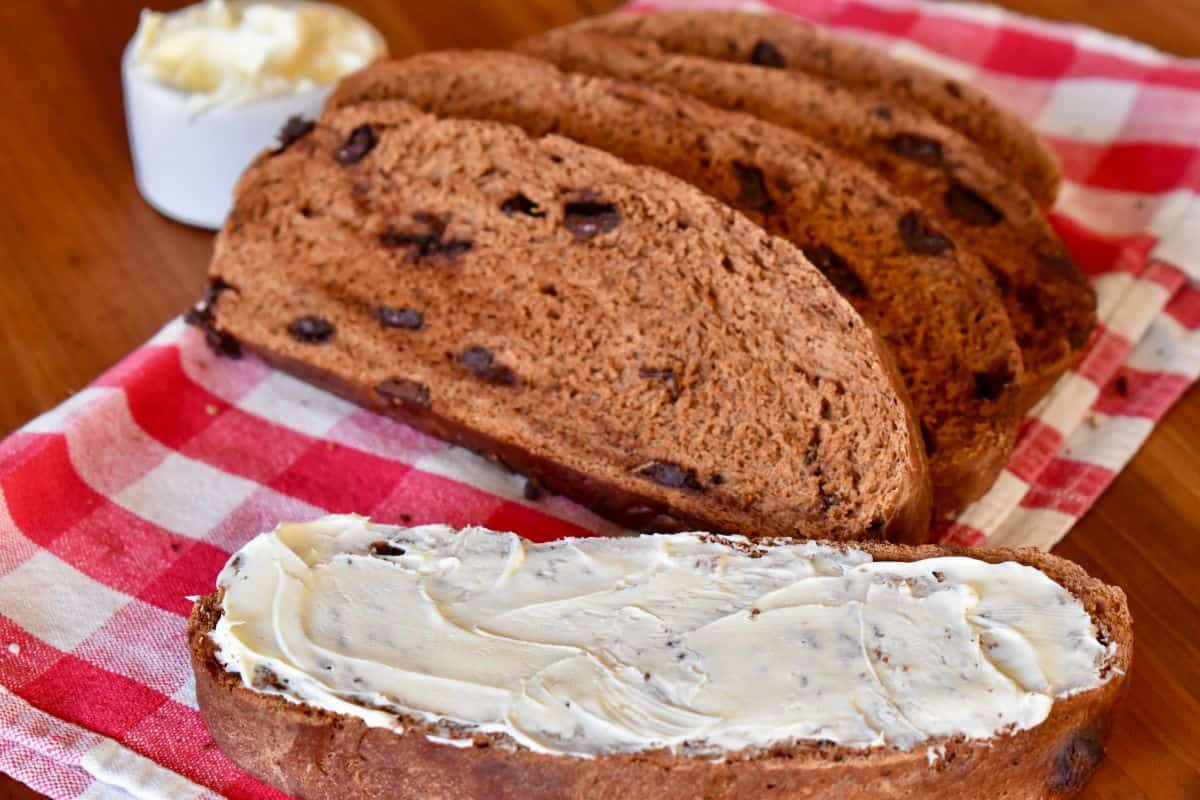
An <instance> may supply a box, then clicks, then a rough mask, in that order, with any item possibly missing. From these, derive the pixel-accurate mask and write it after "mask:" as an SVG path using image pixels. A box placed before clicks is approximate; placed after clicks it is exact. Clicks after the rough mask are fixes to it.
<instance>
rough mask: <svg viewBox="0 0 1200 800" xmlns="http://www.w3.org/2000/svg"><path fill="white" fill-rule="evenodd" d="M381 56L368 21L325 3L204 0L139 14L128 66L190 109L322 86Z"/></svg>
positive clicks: (379, 44)
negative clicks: (184, 98)
mask: <svg viewBox="0 0 1200 800" xmlns="http://www.w3.org/2000/svg"><path fill="white" fill-rule="evenodd" d="M385 51H386V47H385V45H384V42H383V39H382V38H381V37H380V35H379V34H378V32H376V31H375V29H374V28H372V27H371V25H369V24H368V23H367V22H366V21H364V20H363V19H361V18H359V17H357V16H355V15H354V14H352V13H350V12H349V11H346V10H344V9H342V8H338V7H337V6H334V5H329V4H326V3H312V2H307V3H306V2H296V3H282V2H277V1H272V2H267V1H265V0H258V1H257V2H246V1H245V0H230V1H229V2H227V1H226V0H206V2H203V3H199V4H197V5H194V6H189V7H187V8H185V9H183V10H181V11H177V12H175V13H172V14H160V13H156V12H153V11H143V12H142V17H141V22H140V23H139V25H138V31H137V36H136V38H135V40H134V59H135V62H136V64H137V65H138V67H139V69H140V70H141V71H142V72H143V73H144V74H146V75H147V76H149V77H150V78H152V79H154V80H156V81H158V82H160V83H163V84H166V85H168V86H172V87H174V88H176V89H179V90H181V91H184V92H187V93H189V95H191V98H190V102H191V105H192V106H193V107H194V108H196V109H201V108H207V107H209V106H213V105H218V104H231V105H232V104H237V103H244V102H248V101H251V100H257V99H261V98H264V97H273V96H276V95H284V94H292V93H294V92H301V91H305V90H307V89H311V88H313V87H316V86H328V85H330V84H333V83H336V82H337V81H338V79H340V78H342V77H344V76H345V75H348V74H349V73H351V72H354V71H355V70H359V69H362V68H363V67H365V66H367V64H369V63H371V61H373V60H374V59H376V58H378V57H379V56H381V55H383V54H384V52H385Z"/></svg>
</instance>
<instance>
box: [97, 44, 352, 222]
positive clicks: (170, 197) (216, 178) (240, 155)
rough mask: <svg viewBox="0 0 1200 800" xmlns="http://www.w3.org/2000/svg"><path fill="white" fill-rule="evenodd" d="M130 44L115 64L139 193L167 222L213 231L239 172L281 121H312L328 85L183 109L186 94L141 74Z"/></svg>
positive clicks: (329, 89) (221, 218) (271, 138)
mask: <svg viewBox="0 0 1200 800" xmlns="http://www.w3.org/2000/svg"><path fill="white" fill-rule="evenodd" d="M133 53H134V42H133V41H131V42H130V43H129V45H128V46H127V47H126V48H125V54H124V56H123V57H122V58H121V82H122V85H123V86H124V90H125V124H126V127H127V128H128V132H129V150H130V153H131V155H132V156H133V171H134V175H135V177H136V179H137V187H138V191H139V192H141V195H142V197H144V198H145V199H146V202H148V203H149V204H150V205H152V206H154V208H155V209H157V210H158V211H159V212H161V213H162V214H165V215H166V216H168V217H170V218H171V219H174V220H178V221H179V222H185V223H187V224H189V225H197V226H199V227H202V228H212V229H214V230H215V229H217V228H220V227H221V225H222V223H223V222H224V221H225V216H226V215H227V214H228V213H229V208H230V204H231V202H232V197H233V187H234V184H235V183H237V179H238V177H239V176H240V175H241V174H242V170H244V169H245V168H246V166H247V165H248V164H249V163H250V161H251V160H252V159H253V158H254V157H255V156H256V155H257V154H258V153H259V152H260V151H261V150H262V149H263V148H265V147H269V146H271V145H272V143H273V142H274V140H275V136H276V134H277V133H278V132H279V129H280V128H282V127H283V124H284V123H285V122H287V120H288V118H289V117H291V116H294V115H297V114H299V115H301V116H304V117H314V116H316V115H317V113H318V112H320V110H321V106H322V105H323V104H324V102H325V99H326V98H327V97H328V96H329V94H330V92H332V91H333V87H332V86H321V87H316V88H313V89H309V90H307V91H304V92H299V93H296V94H290V95H282V96H279V97H267V98H263V99H259V100H252V101H249V102H245V103H239V104H233V105H217V106H214V107H211V108H207V109H204V110H202V111H193V110H191V109H189V108H188V94H187V93H186V92H182V91H179V90H178V89H174V88H172V87H170V86H165V85H163V84H161V83H159V82H157V81H155V80H152V79H151V78H148V77H146V76H145V75H143V74H141V73H140V72H139V71H138V70H137V68H136V65H135V62H134V56H133Z"/></svg>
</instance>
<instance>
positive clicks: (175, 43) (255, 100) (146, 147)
mask: <svg viewBox="0 0 1200 800" xmlns="http://www.w3.org/2000/svg"><path fill="white" fill-rule="evenodd" d="M386 49H387V48H386V45H385V43H384V40H383V37H382V36H381V35H380V34H379V32H378V31H377V30H376V29H375V28H374V27H372V26H371V25H370V23H368V22H366V21H365V20H363V19H362V18H361V17H358V16H357V15H355V14H353V13H351V12H349V11H347V10H345V9H342V8H339V7H338V6H334V5H331V4H328V3H317V2H278V1H275V2H271V1H269V0H240V1H239V0H207V1H206V2H203V3H200V4H197V5H194V6H189V7H187V8H184V9H182V10H180V11H176V12H173V13H170V14H160V13H156V12H153V11H143V12H142V17H141V23H140V24H139V26H138V30H137V34H136V35H135V36H134V38H133V40H132V41H131V42H130V43H129V45H128V47H126V49H125V54H124V57H123V59H122V65H121V71H122V82H123V84H124V89H125V115H126V123H127V126H128V129H129V145H130V151H131V153H132V157H133V166H134V173H135V176H136V178H137V184H138V190H139V191H140V192H141V194H142V196H143V197H144V198H145V199H146V201H147V202H149V203H150V204H151V205H152V206H154V207H155V208H156V209H158V210H159V211H160V212H162V213H163V214H165V215H166V216H169V217H171V218H173V219H176V220H179V221H181V222H186V223H189V224H192V225H198V226H201V227H207V228H219V227H220V226H221V224H222V222H223V221H224V219H225V216H226V214H228V212H229V207H230V201H231V197H232V192H233V187H234V184H235V183H236V182H237V179H238V176H239V175H240V174H241V172H242V170H243V169H244V168H245V167H246V165H247V164H249V163H250V161H251V160H252V159H253V158H254V156H255V155H256V154H257V153H258V152H259V151H261V150H262V149H263V148H264V147H267V146H269V145H270V143H271V141H272V140H273V138H274V136H275V134H276V132H277V131H278V130H279V129H280V128H281V127H282V126H283V124H284V123H285V122H286V120H287V119H288V118H289V117H292V116H296V115H300V116H314V115H315V114H316V113H317V112H319V111H320V108H321V105H322V104H323V103H324V102H325V99H326V97H328V95H329V93H330V91H332V89H333V86H334V84H336V83H337V81H338V80H340V79H341V78H342V77H344V76H345V75H348V74H349V73H351V72H354V71H356V70H359V69H362V68H363V67H365V66H367V65H368V64H370V63H371V62H372V61H374V60H376V59H377V58H380V57H381V56H383V55H385V54H386Z"/></svg>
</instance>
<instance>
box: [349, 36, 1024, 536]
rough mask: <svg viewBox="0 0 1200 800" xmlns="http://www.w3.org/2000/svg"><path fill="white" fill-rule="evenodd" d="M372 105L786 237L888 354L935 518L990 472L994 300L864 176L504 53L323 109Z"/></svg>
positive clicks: (399, 70)
mask: <svg viewBox="0 0 1200 800" xmlns="http://www.w3.org/2000/svg"><path fill="white" fill-rule="evenodd" d="M383 98H396V99H402V100H404V101H406V102H410V103H413V104H414V105H416V106H419V107H421V108H423V109H425V110H427V111H430V112H433V113H435V114H438V115H442V116H460V117H471V118H483V119H493V120H499V121H502V122H510V123H514V124H517V125H520V126H521V127H522V128H524V129H525V130H526V131H528V132H529V133H531V134H533V135H542V134H546V133H558V134H560V135H563V136H567V137H570V138H572V139H575V140H576V141H579V142H582V143H584V144H587V145H590V146H593V147H598V148H601V149H603V150H607V151H608V152H610V153H613V154H615V155H617V156H619V157H621V158H623V159H625V160H626V161H630V162H633V163H637V164H645V165H648V166H652V167H656V168H658V169H661V170H664V171H666V172H670V173H671V174H673V175H675V176H676V177H679V178H683V179H684V180H686V181H688V182H689V183H691V184H693V185H695V186H697V187H699V188H700V189H702V190H704V191H705V192H707V193H709V194H711V195H713V196H714V197H716V198H718V199H720V200H722V201H724V202H726V203H728V204H730V205H732V206H733V207H734V208H736V209H738V210H739V211H742V212H743V213H745V214H746V215H747V216H749V217H750V218H751V219H753V220H755V221H756V222H759V223H760V224H762V225H763V226H764V227H765V228H766V230H767V231H768V232H769V233H774V234H777V235H779V236H783V237H785V238H787V239H789V240H791V241H792V242H793V243H795V244H797V245H798V246H800V247H801V248H802V249H803V250H804V252H805V254H806V255H807V256H808V257H809V260H810V261H812V262H813V263H814V264H816V266H817V267H818V268H819V269H820V270H822V272H824V273H825V275H826V276H827V277H828V278H829V279H830V281H831V282H832V283H833V285H834V286H835V287H837V288H838V289H839V291H841V292H842V294H843V295H844V296H845V297H846V298H847V299H848V300H850V302H851V303H853V304H854V306H855V308H856V309H858V311H859V313H861V314H862V315H863V317H864V318H865V319H866V320H867V322H868V323H869V324H870V325H871V326H872V327H873V328H874V329H875V331H876V332H877V333H878V334H879V335H880V336H881V337H882V338H883V340H884V341H885V342H886V343H887V344H888V345H889V347H890V348H891V349H892V352H893V353H894V355H895V357H896V361H897V363H898V365H899V367H900V371H901V373H902V375H903V376H904V379H905V383H906V385H907V387H908V391H909V394H910V395H911V397H912V400H913V404H914V406H915V408H916V411H917V416H918V418H919V419H920V421H921V425H922V430H923V432H924V435H925V440H926V443H927V445H928V452H929V461H930V470H931V473H932V476H933V487H934V507H935V509H936V510H937V511H938V512H950V511H954V510H957V509H959V508H961V507H962V506H964V505H965V504H967V503H968V502H970V501H972V500H974V499H975V498H977V497H979V496H980V495H982V494H983V493H984V492H985V491H986V490H987V489H988V487H990V486H991V484H992V482H993V481H994V479H995V477H996V475H997V474H998V473H999V472H1000V470H1001V469H1002V468H1003V465H1004V463H1005V461H1006V460H1007V458H1008V454H1009V452H1010V451H1011V448H1012V444H1013V441H1014V438H1015V435H1016V429H1017V424H1018V422H1019V419H1020V410H1021V409H1020V395H1021V387H1022V385H1023V371H1022V364H1021V355H1020V350H1019V348H1018V346H1017V343H1016V340H1015V338H1014V335H1013V332H1012V328H1011V325H1010V322H1009V319H1008V316H1007V314H1006V312H1005V309H1004V305H1003V302H1002V301H1001V298H1000V296H999V294H998V292H997V291H996V288H995V286H994V285H993V284H992V281H991V278H990V276H989V275H988V273H987V270H986V269H985V268H984V266H983V265H982V263H980V262H979V261H978V260H977V259H975V258H974V257H973V256H971V255H970V254H969V253H967V252H965V251H964V250H963V249H961V248H958V247H956V245H955V243H954V241H953V240H952V239H950V238H949V237H948V236H946V235H944V234H943V233H942V232H941V231H940V230H939V229H938V227H937V226H936V225H935V224H933V223H931V222H930V221H929V220H928V217H927V215H926V213H925V211H924V210H923V209H922V207H921V206H920V205H919V204H918V203H916V202H914V201H912V200H909V199H906V198H904V197H901V196H898V195H897V194H896V193H895V191H894V190H892V188H891V187H890V186H888V184H887V183H886V182H885V181H883V180H882V179H880V178H879V177H878V176H877V175H875V174H874V173H873V172H872V171H871V170H869V169H867V168H866V167H864V166H863V165H861V164H859V163H857V162H855V161H852V160H849V159H845V158H842V157H840V156H838V155H837V154H836V153H834V152H832V151H831V150H829V149H828V148H825V147H822V146H820V145H818V144H816V143H814V142H813V141H812V140H810V139H808V138H807V137H804V136H802V135H800V134H798V133H796V132H794V131H790V130H787V129H784V128H780V127H778V126H775V125H771V124H768V123H764V122H762V121H761V120H758V119H755V118H753V117H751V116H749V115H746V114H738V113H731V112H727V111H722V110H719V109H715V108H713V107H711V106H708V105H706V104H704V103H701V102H699V101H697V100H695V99H694V98H691V97H688V96H686V95H682V94H679V93H677V92H672V91H667V90H659V89H656V88H653V87H647V86H640V85H635V84H631V83H628V82H625V81H616V80H610V79H603V78H592V77H588V76H584V75H572V74H566V73H563V72H560V71H559V70H557V69H556V68H555V67H553V66H552V65H550V64H547V63H545V62H543V61H539V60H534V59H531V58H528V57H525V56H521V55H517V54H514V53H502V52H486V51H478V52H470V53H464V52H443V53H430V54H426V55H421V56H417V57H414V58H410V59H406V60H404V61H398V62H386V63H380V64H377V65H375V66H373V67H372V68H370V69H368V70H367V71H365V72H362V73H359V74H357V75H355V76H353V77H351V78H349V79H348V80H347V81H345V82H344V83H343V84H342V85H341V87H340V88H339V89H338V90H337V91H336V92H335V94H334V96H333V97H332V98H331V100H330V107H331V108H338V107H341V106H346V105H353V104H355V103H359V102H370V101H373V100H378V99H383Z"/></svg>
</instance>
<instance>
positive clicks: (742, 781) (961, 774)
mask: <svg viewBox="0 0 1200 800" xmlns="http://www.w3.org/2000/svg"><path fill="white" fill-rule="evenodd" d="M217 583H218V590H217V592H215V593H214V594H211V595H209V596H208V597H205V598H201V599H200V600H199V601H198V602H197V604H196V606H195V609H194V611H193V613H192V617H191V624H190V644H191V655H192V661H193V666H194V668H195V672H196V690H197V697H198V700H199V703H200V710H201V713H202V714H203V716H204V719H205V721H206V723H207V725H208V727H209V730H210V732H211V733H212V735H213V737H214V739H215V740H216V742H217V744H218V745H219V746H220V747H221V748H222V749H223V750H224V752H225V753H226V754H227V755H229V756H230V757H231V758H233V759H234V760H235V761H237V762H238V763H239V764H241V765H242V766H243V767H244V768H246V769H247V770H248V771H249V772H251V773H252V774H254V775H256V776H258V777H259V778H262V779H263V780H265V781H267V782H268V783H271V784H272V785H274V786H277V787H278V788H280V789H282V790H284V791H287V792H290V793H293V794H295V795H297V796H300V797H304V798H325V797H337V798H339V799H341V800H367V798H384V797H388V798H424V799H426V800H437V799H438V798H455V799H456V800H462V799H467V800H469V799H470V798H514V799H515V798H522V800H538V799H540V798H547V799H548V798H618V797H619V798H640V797H646V798H649V797H653V798H693V797H706V798H714V799H715V798H735V797H756V798H758V797H778V798H799V797H838V798H865V797H871V798H902V797H925V796H947V797H955V798H981V799H982V798H994V797H1006V798H1043V797H1062V796H1068V795H1070V794H1072V793H1074V792H1075V791H1076V790H1077V789H1079V788H1080V787H1081V786H1082V785H1083V783H1084V782H1085V781H1086V779H1087V777H1088V776H1089V775H1090V773H1091V771H1092V769H1093V768H1094V767H1095V766H1096V764H1097V763H1098V762H1099V760H1100V759H1101V757H1102V755H1103V742H1104V739H1105V733H1106V728H1107V721H1108V717H1109V714H1110V712H1111V710H1112V707H1113V704H1114V703H1115V701H1116V700H1117V698H1118V695H1119V694H1120V692H1121V689H1122V686H1123V683H1124V681H1125V678H1126V676H1127V674H1128V671H1129V668H1130V665H1131V659H1132V646H1133V641H1132V630H1131V621H1130V617H1129V612H1128V609H1127V606H1126V602H1125V597H1124V594H1123V593H1122V592H1121V591H1120V590H1119V589H1117V588H1115V587H1112V586H1107V585H1105V584H1104V583H1102V582H1101V581H1099V580H1096V579H1094V578H1091V577H1089V576H1088V575H1087V574H1086V573H1085V572H1084V571H1083V570H1082V569H1081V568H1080V567H1078V566H1077V565H1075V564H1072V563H1071V562H1069V561H1066V560H1064V559H1061V558H1056V557H1054V556H1050V555H1047V554H1044V553H1041V552H1039V551H1035V550H974V551H965V550H949V549H946V548H938V547H933V546H923V547H905V546H901V545H891V544H883V543H867V544H861V545H844V544H831V543H820V542H802V541H797V540H788V539H769V540H758V541H750V540H747V539H742V538H737V537H734V538H725V537H714V536H710V535H708V534H703V533H677V534H655V535H643V536H638V537H621V538H599V537H597V538H591V539H565V540H559V541H554V542H549V543H544V544H533V543H532V542H529V541H526V540H524V539H521V538H519V537H517V536H515V535H513V534H501V533H495V532H492V531H487V530H484V529H481V528H467V529H464V530H461V531H456V530H453V529H451V528H448V527H446V526H440V525H426V526H420V527H416V528H400V527H394V526H386V525H377V524H372V523H370V522H368V521H367V520H365V519H363V518H361V517H355V516H334V517H327V518H324V519H321V520H317V521H315V522H310V523H303V524H285V525H281V526H279V527H278V528H277V529H276V530H275V531H273V532H270V533H265V534H263V535H261V536H259V537H257V538H255V539H253V540H252V541H251V542H250V543H249V544H248V545H246V546H245V547H244V548H243V549H242V550H241V551H240V552H238V553H237V554H236V555H234V557H233V558H232V559H230V561H229V563H228V564H227V565H226V567H225V569H224V570H223V571H222V572H221V574H220V576H219V578H218V581H217Z"/></svg>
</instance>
